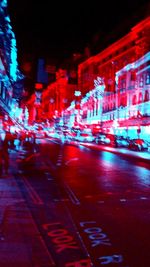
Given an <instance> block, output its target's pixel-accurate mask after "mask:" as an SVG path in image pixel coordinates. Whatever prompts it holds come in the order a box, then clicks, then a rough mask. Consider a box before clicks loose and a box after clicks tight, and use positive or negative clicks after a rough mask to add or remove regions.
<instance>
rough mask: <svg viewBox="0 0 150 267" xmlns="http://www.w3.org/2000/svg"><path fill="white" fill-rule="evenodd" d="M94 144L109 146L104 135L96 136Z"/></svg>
mask: <svg viewBox="0 0 150 267" xmlns="http://www.w3.org/2000/svg"><path fill="white" fill-rule="evenodd" d="M95 143H96V144H100V145H108V144H110V139H109V138H108V137H107V136H106V135H105V134H98V135H97V136H96V137H95Z"/></svg>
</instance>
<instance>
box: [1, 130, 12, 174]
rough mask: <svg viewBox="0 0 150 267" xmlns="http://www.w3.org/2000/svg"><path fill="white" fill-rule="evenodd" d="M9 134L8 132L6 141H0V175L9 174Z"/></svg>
mask: <svg viewBox="0 0 150 267" xmlns="http://www.w3.org/2000/svg"><path fill="white" fill-rule="evenodd" d="M9 142H10V140H9V133H7V132H6V134H5V138H4V140H2V139H1V140H0V175H2V174H8V169H9V151H8V148H9Z"/></svg>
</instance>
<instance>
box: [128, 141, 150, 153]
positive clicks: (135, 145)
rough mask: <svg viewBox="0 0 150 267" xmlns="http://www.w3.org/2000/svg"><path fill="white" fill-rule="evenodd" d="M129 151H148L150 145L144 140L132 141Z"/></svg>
mask: <svg viewBox="0 0 150 267" xmlns="http://www.w3.org/2000/svg"><path fill="white" fill-rule="evenodd" d="M129 149H132V150H136V151H147V150H148V144H147V142H145V141H144V140H143V139H139V138H138V139H132V140H130V142H129Z"/></svg>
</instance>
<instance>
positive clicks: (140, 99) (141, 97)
mask: <svg viewBox="0 0 150 267" xmlns="http://www.w3.org/2000/svg"><path fill="white" fill-rule="evenodd" d="M142 102H143V95H142V93H141V92H140V93H139V103H142Z"/></svg>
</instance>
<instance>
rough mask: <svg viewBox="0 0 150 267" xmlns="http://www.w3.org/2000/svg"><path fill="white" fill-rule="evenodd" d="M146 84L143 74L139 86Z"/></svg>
mask: <svg viewBox="0 0 150 267" xmlns="http://www.w3.org/2000/svg"><path fill="white" fill-rule="evenodd" d="M143 84H144V79H143V75H141V77H140V80H139V86H140V87H143Z"/></svg>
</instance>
